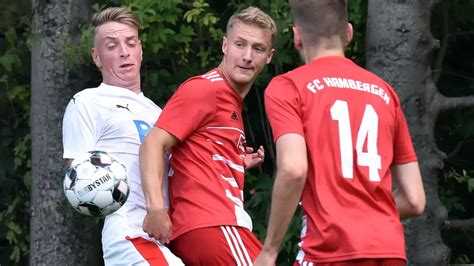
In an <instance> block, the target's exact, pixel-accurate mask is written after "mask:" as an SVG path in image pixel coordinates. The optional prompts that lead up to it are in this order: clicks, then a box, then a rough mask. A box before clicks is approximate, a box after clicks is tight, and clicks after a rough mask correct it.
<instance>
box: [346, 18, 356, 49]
mask: <svg viewBox="0 0 474 266" xmlns="http://www.w3.org/2000/svg"><path fill="white" fill-rule="evenodd" d="M353 36H354V29H353V28H352V24H351V23H347V35H346V43H345V45H348V44H349V43H350V42H351V41H352V37H353Z"/></svg>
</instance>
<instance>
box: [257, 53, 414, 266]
mask: <svg viewBox="0 0 474 266" xmlns="http://www.w3.org/2000/svg"><path fill="white" fill-rule="evenodd" d="M265 106H266V111H267V115H268V119H269V121H270V124H271V126H272V130H273V135H274V140H275V141H276V140H277V139H278V138H279V137H280V136H282V135H284V134H288V133H296V134H300V135H302V136H304V138H305V141H306V145H307V151H308V165H309V168H308V175H307V182H306V185H305V187H304V190H303V194H302V199H301V201H302V202H301V204H302V207H303V210H304V215H305V216H304V218H303V221H304V224H303V228H302V238H301V241H302V248H301V250H300V252H299V254H298V258H297V259H298V260H304V261H314V262H321V263H322V262H333V261H340V260H350V259H357V258H402V259H405V257H406V256H405V245H404V235H403V227H402V225H401V223H400V219H399V215H398V212H397V209H396V205H395V200H394V198H393V196H392V192H391V190H392V177H391V174H390V165H392V164H401V163H408V162H412V161H416V154H415V152H414V149H413V144H412V141H411V138H410V135H409V131H408V127H407V124H406V121H405V117H404V115H403V112H402V110H401V108H400V103H399V100H398V98H397V96H396V94H395V92H394V91H393V89H392V88H391V87H390V85H388V84H387V83H386V82H385V81H383V80H382V79H381V78H379V77H378V76H376V75H374V74H373V73H370V72H369V71H367V70H365V69H363V68H361V67H359V66H357V65H356V64H354V63H353V62H352V61H350V60H349V59H346V58H344V57H336V56H334V57H323V58H320V59H316V60H314V61H312V62H311V63H309V64H307V65H304V66H301V67H299V68H297V69H295V70H293V71H290V72H288V73H286V74H284V75H280V76H278V77H275V78H274V79H273V80H272V81H271V83H270V84H269V86H268V88H267V90H266V92H265Z"/></svg>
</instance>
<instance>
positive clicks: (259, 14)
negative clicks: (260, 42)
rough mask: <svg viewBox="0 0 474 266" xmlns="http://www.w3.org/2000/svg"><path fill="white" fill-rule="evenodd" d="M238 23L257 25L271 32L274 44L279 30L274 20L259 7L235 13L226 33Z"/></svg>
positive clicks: (228, 23)
mask: <svg viewBox="0 0 474 266" xmlns="http://www.w3.org/2000/svg"><path fill="white" fill-rule="evenodd" d="M238 21H240V22H244V23H248V24H252V25H256V26H258V27H260V28H262V29H266V30H269V31H270V32H271V33H272V43H273V41H274V40H275V38H276V30H277V29H276V25H275V21H273V19H272V18H271V17H270V16H269V15H268V14H267V13H265V12H263V11H262V10H260V9H259V8H258V7H254V6H251V7H247V8H246V9H243V10H240V11H238V12H236V13H234V14H233V15H232V16H231V17H230V19H229V22H227V29H226V31H227V32H229V31H230V29H231V28H232V27H233V26H234V25H235V23H237V22H238Z"/></svg>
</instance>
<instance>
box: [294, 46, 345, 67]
mask: <svg viewBox="0 0 474 266" xmlns="http://www.w3.org/2000/svg"><path fill="white" fill-rule="evenodd" d="M327 56H340V57H345V55H344V51H343V50H342V49H312V50H309V51H304V52H303V54H302V57H303V60H304V62H305V64H308V63H309V62H311V61H313V60H316V59H318V58H321V57H327Z"/></svg>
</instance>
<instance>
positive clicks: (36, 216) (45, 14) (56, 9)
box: [30, 0, 102, 265]
mask: <svg viewBox="0 0 474 266" xmlns="http://www.w3.org/2000/svg"><path fill="white" fill-rule="evenodd" d="M89 7H90V3H88V2H87V0H81V1H78V0H63V1H59V0H53V1H50V0H48V1H47V0H32V8H33V22H32V30H33V33H34V36H35V39H34V44H33V47H32V51H31V65H32V69H31V75H32V76H31V136H32V147H31V150H32V191H31V224H30V230H31V231H30V236H31V243H30V251H31V254H30V265H100V264H102V259H101V253H100V252H101V247H100V224H98V223H97V222H96V221H95V220H94V219H92V218H89V217H81V216H79V215H77V214H74V211H73V209H72V208H71V207H69V204H68V203H67V201H66V198H65V196H64V192H63V188H62V182H63V177H64V170H65V161H64V160H63V159H62V130H61V127H62V117H63V114H64V110H65V108H66V105H67V103H68V101H69V99H70V98H71V96H72V95H73V93H75V92H77V91H79V90H80V89H83V88H84V84H85V82H87V80H86V78H84V76H83V73H82V72H81V70H80V69H75V70H72V69H70V68H68V64H67V57H66V54H65V52H64V50H65V47H64V45H65V43H67V42H66V40H68V36H71V37H73V40H76V41H77V40H78V39H79V38H78V37H79V36H80V28H81V25H83V24H84V23H87V22H88V21H87V19H88V17H89V13H90V11H89Z"/></svg>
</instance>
